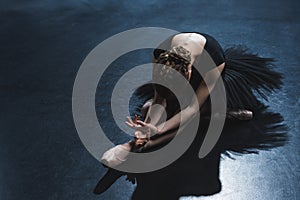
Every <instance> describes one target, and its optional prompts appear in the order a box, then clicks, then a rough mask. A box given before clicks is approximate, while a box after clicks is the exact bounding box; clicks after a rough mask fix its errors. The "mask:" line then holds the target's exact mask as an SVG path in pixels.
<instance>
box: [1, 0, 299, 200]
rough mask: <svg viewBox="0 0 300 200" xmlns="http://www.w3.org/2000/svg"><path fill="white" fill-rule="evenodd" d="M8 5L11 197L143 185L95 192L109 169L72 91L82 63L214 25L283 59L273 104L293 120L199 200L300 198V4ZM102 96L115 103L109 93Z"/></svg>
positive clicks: (6, 146)
mask: <svg viewBox="0 0 300 200" xmlns="http://www.w3.org/2000/svg"><path fill="white" fill-rule="evenodd" d="M25 2H26V3H25ZM179 2H180V3H179ZM271 2H272V3H271ZM0 5H1V6H0V21H1V27H0V30H1V31H0V44H1V46H0V48H1V53H0V63H1V64H0V66H1V68H0V70H1V72H0V74H1V78H0V96H1V98H0V101H1V103H0V105H1V109H0V110H1V115H0V119H1V120H0V123H1V130H2V131H1V133H0V199H1V200H17V199H28V200H40V199H74V200H77V199H78V200H79V199H111V200H123V199H124V200H125V199H130V196H131V194H132V192H133V190H134V187H135V186H134V185H131V184H130V183H129V182H126V181H125V178H121V179H120V180H118V181H117V182H116V184H114V185H113V186H112V187H111V188H110V189H109V190H108V191H107V192H106V193H105V194H103V195H101V196H95V195H93V194H92V190H93V187H94V185H95V184H96V183H97V181H98V179H99V177H100V176H102V175H103V174H104V173H105V169H104V168H103V167H102V166H101V164H100V163H99V162H98V161H97V160H96V159H94V158H93V157H92V156H91V155H90V154H89V153H88V152H87V150H86V149H85V147H84V146H83V145H82V143H81V141H80V139H79V137H78V135H77V132H76V129H75V127H74V123H73V118H72V107H71V100H72V99H71V96H72V88H73V83H74V80H75V76H76V73H77V70H78V69H79V66H80V65H81V63H82V61H83V60H84V58H85V57H86V56H87V54H88V53H89V52H90V51H91V50H92V49H93V48H94V47H95V46H96V45H98V44H99V43H100V42H102V41H103V40H105V39H106V38H108V37H110V36H112V35H114V34H116V33H119V32H121V31H125V30H128V29H131V28H137V27H146V26H155V27H165V28H171V29H175V30H178V31H199V32H206V33H209V34H211V35H213V36H214V37H215V38H216V39H217V40H218V41H219V42H220V43H221V44H222V45H223V46H226V45H232V44H245V45H247V46H248V47H249V48H250V49H252V50H253V51H254V52H257V53H259V54H260V55H262V56H267V57H275V58H276V59H277V63H276V64H277V65H276V68H275V69H276V70H277V71H279V72H282V73H283V75H284V78H285V79H284V84H283V87H282V89H281V91H279V92H277V93H274V94H273V95H271V96H270V102H269V103H268V104H269V105H270V109H271V110H274V111H276V112H278V113H281V115H282V116H283V117H284V119H285V123H286V124H287V126H288V127H289V129H290V130H289V132H288V135H289V142H288V143H287V144H286V145H285V146H283V147H279V148H275V149H272V150H270V151H262V152H260V153H259V154H258V155H244V156H239V157H236V160H230V159H227V158H225V159H224V160H222V161H221V167H220V180H221V182H222V191H221V192H220V193H218V194H216V195H214V196H210V197H198V198H199V199H222V200H223V199H228V200H230V199H249V200H252V199H264V200H273V199H278V200H285V199H290V200H297V199H300V191H299V188H300V187H299V182H300V171H299V169H300V165H299V164H300V152H299V146H298V145H299V142H300V139H299V137H300V136H299V130H300V125H299V119H300V117H299V115H300V111H299V105H300V89H299V86H300V85H299V77H300V70H299V65H300V59H299V58H300V56H299V54H300V49H299V44H300V39H299V35H300V20H299V19H300V4H299V2H298V1H296V0H286V1H280V0H275V1H267V0H264V1H261V0H255V1H238V0H217V1H213V2H209V1H197V0H188V1H178V2H176V1H161V0H159V1H158V0H147V1H116V0H113V1H96V0H93V1H88V0H81V1H74V2H73V1H33V0H31V1H30V0H28V1H24V3H21V2H20V1H9V0H6V1H1V2H0ZM128 63H129V64H130V61H129V62H128ZM116 73H118V72H117V70H116ZM112 75H113V74H112ZM104 94H105V92H104ZM106 95H108V94H106ZM96 103H98V104H97V108H100V107H101V106H102V105H105V106H107V105H108V104H107V103H108V101H107V102H105V100H103V99H102V100H100V99H99V100H98V102H96ZM102 103H103V104H102ZM105 103H106V104H105ZM104 117H105V116H104ZM103 123H104V124H105V123H106V126H108V127H109V126H110V123H111V122H108V121H107V122H105V121H104V122H103ZM112 137H114V136H112ZM122 140H124V138H116V142H122ZM182 199H193V198H191V197H186V198H182ZM195 199H196V198H195Z"/></svg>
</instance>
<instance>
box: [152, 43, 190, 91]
mask: <svg viewBox="0 0 300 200" xmlns="http://www.w3.org/2000/svg"><path fill="white" fill-rule="evenodd" d="M155 63H157V64H159V65H156V66H154V70H153V78H154V79H156V81H162V82H168V83H169V84H172V85H174V84H176V87H177V88H178V89H184V88H185V87H186V85H187V83H188V81H189V80H190V78H191V72H192V71H191V70H192V64H191V53H190V52H189V51H188V50H187V49H185V48H184V47H182V46H175V47H173V48H172V49H171V50H169V51H164V52H162V53H161V54H160V55H159V56H158V58H157V59H156V60H155ZM177 72H179V73H180V74H181V75H183V76H184V77H185V78H186V80H187V81H186V82H185V83H178V80H177V78H176V74H178V73H177ZM177 77H178V76H177ZM162 88H163V87H157V89H158V90H160V93H165V94H167V93H169V92H167V91H166V90H165V89H162Z"/></svg>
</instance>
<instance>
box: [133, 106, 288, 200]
mask: <svg viewBox="0 0 300 200" xmlns="http://www.w3.org/2000/svg"><path fill="white" fill-rule="evenodd" d="M254 113H255V115H254V118H253V119H252V120H250V121H233V120H227V121H226V122H225V126H224V129H223V132H222V135H221V137H220V139H219V141H218V144H217V145H216V146H215V147H214V149H213V150H212V151H211V152H210V154H209V155H208V156H206V157H205V158H204V159H199V158H198V152H199V149H200V146H201V144H202V141H203V138H204V137H203V136H204V134H205V132H206V129H207V126H208V124H209V121H208V120H202V121H201V122H200V126H199V127H202V128H199V130H200V131H198V134H197V136H196V138H195V140H194V142H193V143H192V145H191V146H190V147H189V149H188V150H187V151H186V152H185V153H184V154H183V156H181V157H180V158H179V159H178V160H177V161H175V162H174V163H172V164H171V165H169V166H167V167H165V168H163V169H161V170H158V171H154V172H151V173H144V174H136V175H135V177H136V180H137V187H136V189H135V191H134V193H133V195H132V199H133V200H140V199H145V200H148V199H149V200H150V199H164V200H168V199H170V200H171V199H172V200H173V199H179V197H180V196H190V195H193V196H204V195H212V194H216V193H218V192H220V191H221V182H220V180H219V168H220V159H221V157H222V155H224V156H229V157H231V156H232V155H233V154H238V155H242V154H246V153H258V151H259V150H268V149H271V148H275V147H279V146H282V145H284V144H285V143H286V141H287V127H286V126H285V124H283V118H282V116H281V115H280V114H278V113H273V112H269V111H267V107H266V106H264V105H262V104H261V105H260V106H259V107H258V108H257V110H255V111H254ZM203 133H204V134H203ZM231 158H232V157H231Z"/></svg>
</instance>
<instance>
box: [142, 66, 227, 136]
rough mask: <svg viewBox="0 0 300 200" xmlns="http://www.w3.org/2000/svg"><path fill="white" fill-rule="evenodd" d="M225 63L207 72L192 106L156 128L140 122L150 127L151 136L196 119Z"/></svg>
mask: <svg viewBox="0 0 300 200" xmlns="http://www.w3.org/2000/svg"><path fill="white" fill-rule="evenodd" d="M224 66H225V63H222V64H221V65H219V66H218V67H217V68H214V69H212V70H210V71H209V72H207V74H206V75H205V77H204V81H202V82H201V84H200V85H199V87H198V88H197V90H196V97H195V98H193V100H192V101H191V104H190V105H189V106H187V107H186V108H185V109H183V110H182V111H181V112H179V113H178V114H176V115H174V116H173V117H172V118H170V119H169V120H168V121H166V122H165V123H162V124H159V125H158V126H154V125H153V124H149V123H146V122H142V121H138V122H139V123H140V124H141V125H143V126H144V127H148V128H150V130H151V134H152V135H155V134H164V133H166V132H168V131H169V130H172V129H175V128H177V127H178V126H179V125H180V123H183V124H184V123H186V122H187V121H188V120H189V119H190V118H192V117H194V116H195V114H196V113H197V112H198V110H199V108H200V107H201V106H202V105H203V103H204V102H205V100H206V99H207V97H208V96H209V93H210V91H212V89H213V88H214V86H215V83H216V81H217V80H218V78H219V77H220V74H221V72H222V71H223V69H224Z"/></svg>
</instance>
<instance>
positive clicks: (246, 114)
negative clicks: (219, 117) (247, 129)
mask: <svg viewBox="0 0 300 200" xmlns="http://www.w3.org/2000/svg"><path fill="white" fill-rule="evenodd" d="M226 118H227V119H235V120H250V119H252V118H253V113H252V111H250V110H243V109H233V110H228V111H227V112H226Z"/></svg>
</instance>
